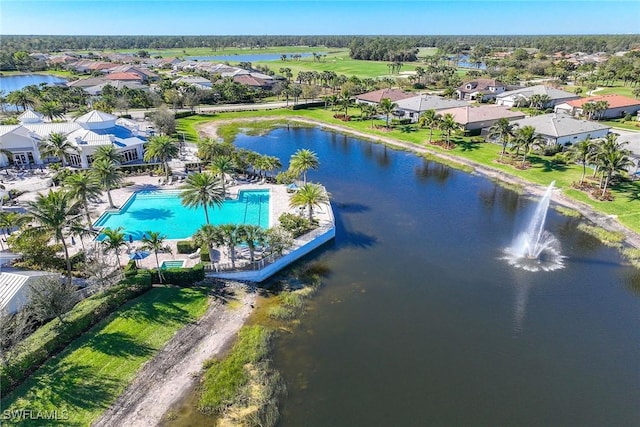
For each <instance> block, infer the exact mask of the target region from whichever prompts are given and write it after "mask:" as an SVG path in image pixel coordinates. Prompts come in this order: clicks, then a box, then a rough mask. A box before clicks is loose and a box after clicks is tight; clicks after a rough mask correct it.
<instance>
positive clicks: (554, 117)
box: [513, 113, 611, 147]
mask: <svg viewBox="0 0 640 427" xmlns="http://www.w3.org/2000/svg"><path fill="white" fill-rule="evenodd" d="M513 123H514V124H517V125H518V126H519V127H520V128H523V127H524V126H533V127H534V128H535V129H536V133H537V134H539V135H541V136H542V137H544V139H545V140H546V143H547V144H548V145H553V144H560V145H562V146H564V147H567V146H570V145H572V144H575V143H576V142H580V141H584V140H585V139H586V138H587V137H589V138H591V139H595V138H603V137H605V136H607V134H608V133H609V130H610V129H611V128H610V127H609V126H605V125H602V124H600V123H597V122H593V121H589V120H579V119H576V118H574V117H572V116H570V115H568V114H563V113H549V114H542V115H539V116H533V117H527V118H524V119H520V120H515V121H514V122H513Z"/></svg>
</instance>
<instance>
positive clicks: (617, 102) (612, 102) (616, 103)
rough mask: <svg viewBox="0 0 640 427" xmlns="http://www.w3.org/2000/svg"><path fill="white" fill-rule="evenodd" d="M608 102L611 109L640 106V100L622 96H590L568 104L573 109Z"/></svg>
mask: <svg viewBox="0 0 640 427" xmlns="http://www.w3.org/2000/svg"><path fill="white" fill-rule="evenodd" d="M598 101H606V102H607V103H608V104H609V108H620V107H631V106H634V105H640V99H633V98H629V97H626V96H622V95H600V96H590V97H588V98H580V99H575V100H573V101H569V102H567V104H569V105H570V106H572V107H578V108H580V107H582V106H583V105H584V104H586V103H587V102H598Z"/></svg>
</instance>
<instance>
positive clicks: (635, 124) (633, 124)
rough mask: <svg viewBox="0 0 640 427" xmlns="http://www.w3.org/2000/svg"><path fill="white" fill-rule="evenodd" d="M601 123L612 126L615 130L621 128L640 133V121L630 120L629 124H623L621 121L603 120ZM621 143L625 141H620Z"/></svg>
mask: <svg viewBox="0 0 640 427" xmlns="http://www.w3.org/2000/svg"><path fill="white" fill-rule="evenodd" d="M600 123H602V124H603V125H606V126H611V127H613V128H620V129H626V130H632V131H636V132H640V121H638V120H635V118H634V120H630V121H628V122H623V121H621V120H620V119H616V120H603V121H601V122H600ZM620 141H623V139H620Z"/></svg>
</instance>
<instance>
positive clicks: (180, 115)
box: [175, 111, 196, 119]
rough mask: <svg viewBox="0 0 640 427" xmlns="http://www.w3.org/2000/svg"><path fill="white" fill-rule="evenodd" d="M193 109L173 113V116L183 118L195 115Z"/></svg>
mask: <svg viewBox="0 0 640 427" xmlns="http://www.w3.org/2000/svg"><path fill="white" fill-rule="evenodd" d="M195 114H196V113H195V111H181V112H179V113H175V118H176V119H183V118H185V117H189V116H195Z"/></svg>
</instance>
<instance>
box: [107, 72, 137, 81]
mask: <svg viewBox="0 0 640 427" xmlns="http://www.w3.org/2000/svg"><path fill="white" fill-rule="evenodd" d="M104 78H105V79H106V80H118V81H123V82H138V83H141V82H142V81H143V77H142V76H140V75H139V74H136V73H109V74H107V75H106V76H104Z"/></svg>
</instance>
